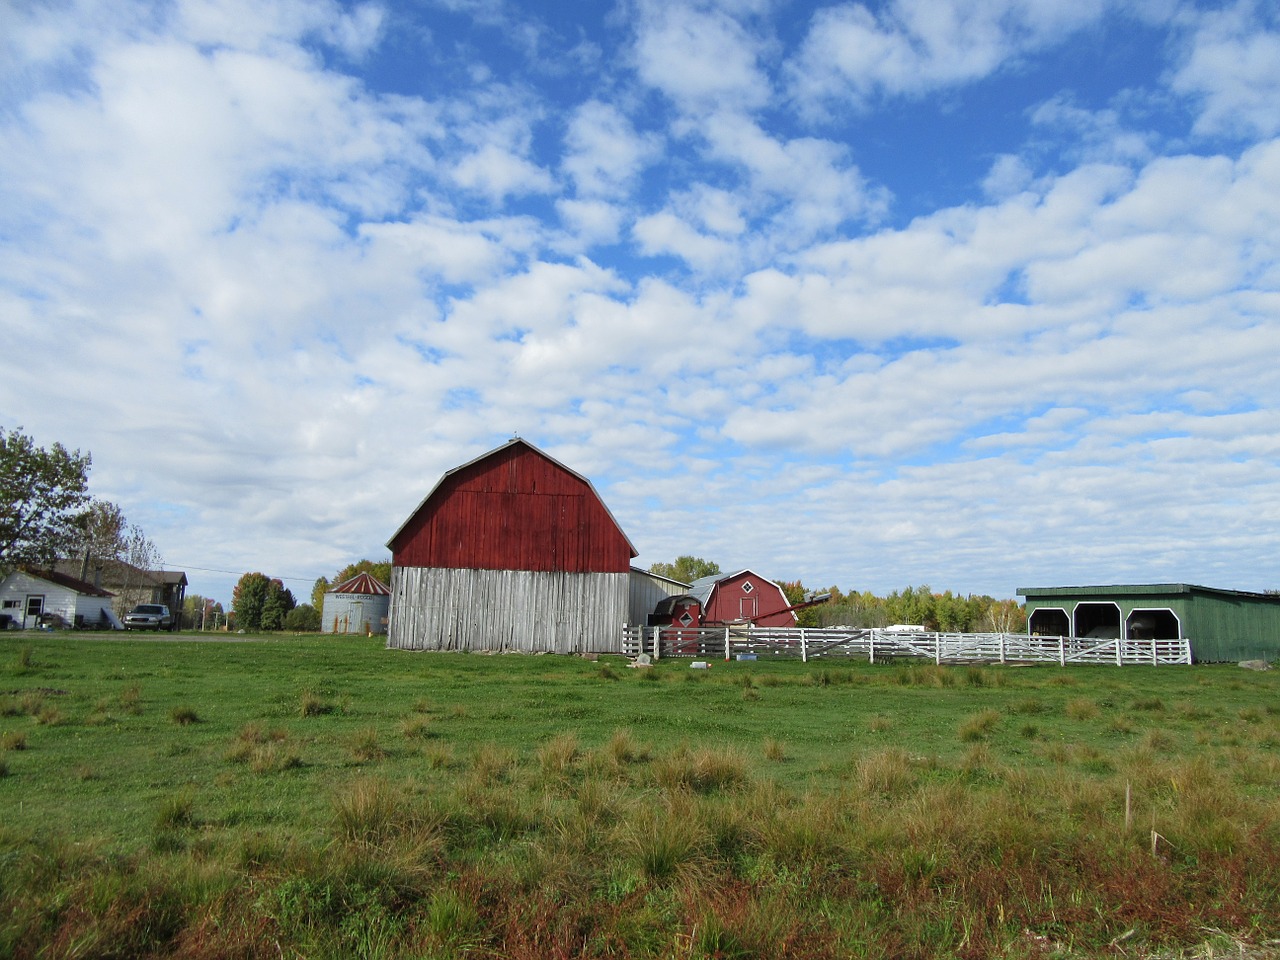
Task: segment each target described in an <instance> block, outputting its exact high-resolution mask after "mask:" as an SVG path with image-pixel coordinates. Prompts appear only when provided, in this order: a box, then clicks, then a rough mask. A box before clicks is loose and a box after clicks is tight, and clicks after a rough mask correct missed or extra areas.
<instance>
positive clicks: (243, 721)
mask: <svg viewBox="0 0 1280 960" xmlns="http://www.w3.org/2000/svg"><path fill="white" fill-rule="evenodd" d="M1277 693H1280V676H1278V675H1277V674H1276V673H1249V672H1245V671H1240V670H1238V669H1237V668H1234V667H1194V668H1182V667H1162V668H1148V667H1125V668H1120V669H1117V668H1114V667H1090V668H1083V667H1081V668H1068V669H1066V670H1062V669H1060V668H1057V667H1051V666H1045V667H999V666H990V667H986V666H984V667H981V668H976V667H954V668H953V667H945V666H944V667H938V666H935V665H932V664H903V663H901V662H898V663H896V664H891V665H874V666H873V665H870V664H866V663H836V662H828V663H821V664H808V665H806V664H801V663H798V662H760V661H757V662H736V661H735V662H728V663H722V662H716V663H714V664H713V665H712V669H711V670H709V671H705V672H704V671H697V672H694V671H691V670H690V669H689V667H688V662H687V661H675V660H663V661H660V662H659V663H657V664H656V665H655V666H654V667H653V668H651V669H650V670H645V671H636V670H627V669H623V661H622V660H621V659H620V658H602V659H601V660H600V661H598V662H591V661H587V660H583V659H579V658H573V657H528V656H468V655H462V654H408V653H403V652H394V651H387V650H384V649H383V648H382V647H381V646H380V645H379V644H378V642H377V641H376V640H372V641H371V640H366V639H364V638H346V637H324V638H312V637H304V638H296V639H294V638H291V639H287V640H285V639H281V640H271V641H248V642H195V641H184V640H181V639H179V640H175V641H173V642H159V643H158V642H154V641H143V640H132V639H125V640H119V639H95V638H91V637H86V636H84V635H54V636H51V637H50V636H41V637H39V638H38V639H31V638H29V637H22V638H21V639H20V640H14V639H10V638H8V637H4V638H0V809H3V810H4V816H3V818H2V819H0V956H12V957H15V958H24V957H35V956H70V955H77V954H86V955H96V956H136V955H155V956H159V955H172V956H211V957H212V956H232V955H234V956H240V957H246V958H256V957H267V956H278V955H280V953H281V952H283V953H284V954H285V955H291V956H314V957H347V956H355V957H387V958H395V957H431V958H445V957H473V956H474V957H512V958H517V960H519V958H534V957H545V956H575V957H596V956H599V957H606V956H607V957H652V958H667V957H672V958H686V957H687V958H694V957H702V956H707V957H710V956H772V955H778V956H781V955H787V956H797V957H842V956H866V957H886V958H888V957H908V958H910V957H944V956H946V957H949V956H961V957H988V956H995V955H1008V956H1028V957H1029V956H1048V955H1057V956H1064V957H1071V956H1095V955H1096V956H1103V955H1114V954H1115V952H1116V948H1114V947H1110V946H1109V945H1110V944H1112V942H1113V941H1117V940H1118V938H1123V939H1122V940H1118V942H1119V943H1120V944H1122V945H1123V948H1124V951H1125V952H1126V954H1127V955H1140V952H1139V951H1140V949H1141V950H1148V951H1149V952H1152V953H1160V954H1161V955H1166V956H1174V955H1176V952H1177V951H1179V950H1191V949H1201V952H1202V953H1203V955H1219V954H1222V953H1224V952H1225V951H1226V947H1224V946H1223V943H1217V942H1215V943H1216V945H1215V944H1210V945H1209V946H1205V944H1206V942H1208V941H1209V940H1210V939H1211V938H1220V939H1221V938H1225V941H1224V942H1226V943H1228V944H1229V945H1230V946H1231V949H1237V948H1238V947H1240V945H1241V944H1244V945H1245V947H1244V948H1245V949H1246V950H1248V949H1254V951H1255V952H1254V953H1253V954H1248V953H1246V954H1245V955H1246V956H1249V955H1252V956H1264V955H1266V954H1264V953H1261V952H1257V951H1258V950H1259V949H1261V948H1250V947H1249V946H1248V944H1251V943H1252V944H1261V943H1264V942H1265V941H1267V940H1274V939H1275V938H1277V936H1280V920H1277V919H1276V918H1278V917H1280V799H1277V792H1278V791H1277V785H1278V784H1280V760H1277V759H1276V757H1277V753H1276V751H1277V747H1280V710H1277V709H1276V708H1275V706H1274V705H1275V703H1276V702H1277V699H1278V698H1277ZM1166 705H1169V706H1166ZM1126 794H1127V795H1128V802H1127V804H1126ZM1126 809H1127V814H1126ZM1153 832H1154V833H1155V835H1156V836H1155V839H1154V841H1153V837H1152V834H1153ZM1153 842H1154V846H1155V853H1154V854H1153V852H1152V848H1153ZM1215 931H1216V932H1215ZM1206 950H1207V951H1209V952H1208V953H1204V951H1206ZM1214 950H1216V951H1217V953H1213V951H1214Z"/></svg>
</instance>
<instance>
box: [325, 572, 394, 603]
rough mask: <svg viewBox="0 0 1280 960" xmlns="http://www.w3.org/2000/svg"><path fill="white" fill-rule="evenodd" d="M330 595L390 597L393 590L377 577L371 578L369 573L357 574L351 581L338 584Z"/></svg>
mask: <svg viewBox="0 0 1280 960" xmlns="http://www.w3.org/2000/svg"><path fill="white" fill-rule="evenodd" d="M329 592H330V593H358V594H360V595H361V596H366V597H389V596H391V588H390V587H388V586H387V585H386V584H385V583H383V582H382V581H381V580H379V579H378V578H377V577H373V576H370V575H369V574H367V573H357V574H356V575H355V576H354V577H352V578H351V579H350V580H344V581H343V582H342V583H340V584H338V585H337V586H336V587H334V588H333V589H332V590H330V591H329Z"/></svg>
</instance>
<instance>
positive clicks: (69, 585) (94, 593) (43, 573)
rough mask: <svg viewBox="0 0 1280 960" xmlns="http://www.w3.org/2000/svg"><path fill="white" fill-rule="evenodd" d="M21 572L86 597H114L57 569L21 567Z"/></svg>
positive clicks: (112, 594)
mask: <svg viewBox="0 0 1280 960" xmlns="http://www.w3.org/2000/svg"><path fill="white" fill-rule="evenodd" d="M22 572H23V573H25V574H26V575H27V576H28V577H34V578H35V579H37V580H44V581H45V582H46V583H53V584H56V585H57V586H59V587H64V588H66V589H67V590H74V591H75V592H76V593H80V594H84V595H85V596H86V597H114V596H115V594H114V593H110V592H108V591H106V590H103V589H101V588H100V587H95V586H94V585H93V584H92V583H85V582H84V581H83V580H78V579H77V578H75V577H70V576H67V575H66V574H65V573H59V572H58V571H57V570H33V569H29V568H27V567H24V568H22Z"/></svg>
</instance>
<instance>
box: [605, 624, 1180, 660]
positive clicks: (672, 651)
mask: <svg viewBox="0 0 1280 960" xmlns="http://www.w3.org/2000/svg"><path fill="white" fill-rule="evenodd" d="M622 652H623V653H624V654H626V655H627V656H629V657H634V656H636V655H638V654H640V653H646V654H648V655H649V656H651V657H654V658H655V659H661V658H663V657H696V658H700V659H704V660H711V659H724V660H732V659H734V658H735V657H737V656H739V655H748V656H749V655H755V656H756V657H757V658H759V659H767V658H771V657H776V658H783V657H786V658H795V657H799V658H800V659H801V660H805V661H808V660H814V659H819V658H823V657H858V658H862V657H865V658H866V659H868V660H870V661H871V662H872V663H875V662H877V661H884V660H891V659H895V658H915V659H926V660H932V661H933V662H934V663H939V664H940V663H1011V662H1012V663H1056V664H1058V665H1059V666H1066V665H1067V664H1068V663H1097V664H1113V665H1115V666H1117V667H1119V666H1123V665H1126V664H1148V665H1151V666H1162V665H1166V664H1189V663H1191V641H1190V640H1185V639H1184V640H1095V639H1087V638H1084V637H1030V636H1027V635H1026V634H1021V633H922V632H920V633H918V632H911V633H897V632H890V631H888V630H846V629H839V628H835V627H823V628H818V627H755V626H750V625H747V624H741V625H738V624H733V625H729V626H723V627H671V626H666V627H639V626H635V627H633V626H624V627H623V629H622Z"/></svg>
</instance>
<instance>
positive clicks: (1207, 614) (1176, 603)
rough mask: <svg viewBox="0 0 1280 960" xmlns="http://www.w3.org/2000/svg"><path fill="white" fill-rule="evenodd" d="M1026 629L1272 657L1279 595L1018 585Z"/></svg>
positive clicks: (1214, 654)
mask: <svg viewBox="0 0 1280 960" xmlns="http://www.w3.org/2000/svg"><path fill="white" fill-rule="evenodd" d="M1018 595H1019V596H1022V597H1025V598H1026V601H1027V632H1028V633H1030V634H1039V635H1042V636H1064V637H1093V638H1116V637H1119V638H1123V639H1129V638H1133V639H1143V640H1146V639H1157V640H1177V639H1188V640H1190V641H1191V653H1192V656H1193V657H1194V658H1195V660H1196V661H1198V662H1202V663H1211V662H1223V661H1238V660H1272V659H1275V658H1276V657H1277V655H1280V596H1276V595H1272V594H1267V593H1251V592H1248V591H1245V590H1221V589H1218V588H1216V587H1202V586H1197V585H1196V584H1191V583H1147V584H1114V585H1109V586H1088V587H1020V588H1019V589H1018Z"/></svg>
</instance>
